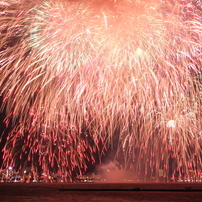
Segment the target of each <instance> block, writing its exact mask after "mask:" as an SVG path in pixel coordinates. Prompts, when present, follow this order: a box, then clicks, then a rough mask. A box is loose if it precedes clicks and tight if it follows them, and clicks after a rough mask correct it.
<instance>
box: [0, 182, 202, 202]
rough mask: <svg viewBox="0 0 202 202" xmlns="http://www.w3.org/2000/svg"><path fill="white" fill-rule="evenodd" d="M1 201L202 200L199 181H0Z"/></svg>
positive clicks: (144, 201) (182, 201)
mask: <svg viewBox="0 0 202 202" xmlns="http://www.w3.org/2000/svg"><path fill="white" fill-rule="evenodd" d="M0 201H1V202H5V201H6V202H11V201H13V202H18V201H19V202H30V201H32V202H33V201H39V202H44V201H58V202H61V201H68V202H70V201H74V202H77V201H79V202H86V201H88V202H91V201H95V202H101V201H103V202H108V201H112V202H113V201H116V202H125V201H137V202H138V201H142V202H147V201H159V202H163V201H170V202H171V201H180V202H194V201H198V202H201V201H202V183H105V184H104V183H72V184H71V183H67V184H40V183H39V184H34V183H30V184H23V183H22V184H17V183H0Z"/></svg>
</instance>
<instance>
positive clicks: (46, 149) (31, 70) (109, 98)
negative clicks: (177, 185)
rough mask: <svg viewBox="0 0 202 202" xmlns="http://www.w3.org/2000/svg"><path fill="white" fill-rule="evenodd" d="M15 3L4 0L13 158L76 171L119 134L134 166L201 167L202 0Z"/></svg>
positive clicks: (2, 63)
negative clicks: (201, 3)
mask: <svg viewBox="0 0 202 202" xmlns="http://www.w3.org/2000/svg"><path fill="white" fill-rule="evenodd" d="M8 2H10V1H1V4H0V6H1V15H0V24H1V42H0V44H1V52H0V75H1V80H0V92H1V93H2V97H3V102H2V109H3V110H6V113H7V117H6V119H5V120H4V122H5V123H6V125H7V127H9V128H12V130H11V132H10V133H9V134H8V136H7V142H6V144H5V147H4V149H3V152H4V157H3V158H4V164H3V166H5V167H6V166H11V165H12V166H16V165H18V166H20V167H22V166H23V165H24V164H25V162H31V164H32V166H33V167H34V166H35V165H36V163H37V164H39V165H40V166H41V168H42V169H43V170H44V171H45V172H47V173H48V172H49V171H50V170H51V169H55V170H57V171H59V172H61V173H62V174H65V175H66V177H67V179H69V178H71V175H72V172H73V171H75V170H77V171H79V172H82V171H83V170H85V169H86V161H91V162H94V161H95V159H94V155H93V153H96V152H98V153H99V154H100V155H102V154H103V152H104V150H106V149H107V147H108V146H109V145H110V144H115V142H116V143H117V142H118V143H117V145H116V146H115V147H116V148H117V157H118V156H119V155H123V156H124V159H125V162H124V167H125V168H128V167H131V168H132V169H134V170H135V171H136V172H137V173H139V172H140V171H141V172H142V168H144V171H143V172H144V175H145V176H146V175H148V170H151V168H152V171H151V172H150V175H151V176H154V175H155V176H157V175H158V171H159V169H162V170H163V173H164V175H165V176H166V175H168V172H169V171H168V167H169V166H170V167H172V169H173V171H172V173H173V175H175V174H176V173H178V175H179V176H182V175H183V173H186V172H188V170H189V169H190V168H193V169H194V170H195V171H197V170H198V171H199V170H200V169H201V167H200V165H202V162H201V146H202V145H201V138H202V136H201V131H202V130H201V124H200V119H201V88H202V87H201V62H202V55H201V50H202V45H201V40H202V26H201V18H200V12H201V11H200V9H199V7H198V6H196V5H195V4H194V3H193V2H192V1H181V2H180V1H176V2H172V1H170V2H168V1H160V0H151V1H135V0H130V1H129V0H128V1H109V2H108V3H106V2H105V3H102V1H87V0H86V1H84V0H83V1H82V0H78V1H70V0H66V1H60V0H58V1H53V0H46V1H45V0H44V1H42V0H38V1H34V2H33V1H26V3H25V1H13V2H12V3H10V4H9V3H8ZM115 139H116V141H115ZM117 140H118V141H117ZM170 158H172V159H173V160H172V165H170V163H169V160H168V159H170ZM19 159H21V160H19ZM196 176H197V173H196Z"/></svg>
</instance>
